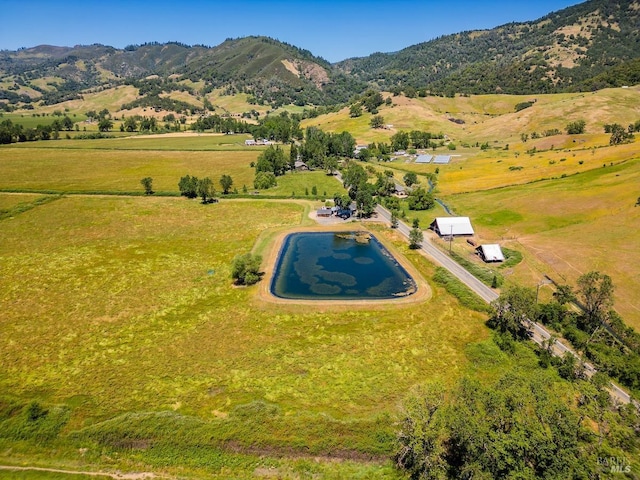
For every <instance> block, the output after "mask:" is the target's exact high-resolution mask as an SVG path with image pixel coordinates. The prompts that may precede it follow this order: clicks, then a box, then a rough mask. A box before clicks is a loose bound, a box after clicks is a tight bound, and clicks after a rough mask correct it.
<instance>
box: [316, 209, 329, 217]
mask: <svg viewBox="0 0 640 480" xmlns="http://www.w3.org/2000/svg"><path fill="white" fill-rule="evenodd" d="M332 214H333V210H331V209H330V208H324V207H323V208H319V209H318V210H317V211H316V216H318V217H330V216H331V215H332Z"/></svg>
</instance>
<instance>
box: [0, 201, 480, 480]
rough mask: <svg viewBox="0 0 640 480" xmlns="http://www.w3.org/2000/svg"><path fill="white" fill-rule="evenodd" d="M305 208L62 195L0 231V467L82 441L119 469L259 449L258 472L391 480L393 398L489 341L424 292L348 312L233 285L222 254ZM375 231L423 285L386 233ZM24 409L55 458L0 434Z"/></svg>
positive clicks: (227, 460) (449, 301)
mask: <svg viewBox="0 0 640 480" xmlns="http://www.w3.org/2000/svg"><path fill="white" fill-rule="evenodd" d="M4 196H8V195H6V194H5V195H0V198H2V197H4ZM304 211H305V209H304V208H303V207H302V206H301V205H298V204H294V203H285V202H269V201H258V200H255V201H253V200H251V201H249V200H242V201H233V200H222V201H221V202H220V203H218V204H212V205H207V206H203V205H201V204H200V203H199V202H198V201H196V200H193V201H190V200H187V199H184V198H166V197H165V198H160V197H158V198H154V197H120V198H117V197H79V196H74V197H65V198H61V199H58V200H56V201H52V202H48V203H45V204H42V205H39V206H37V207H35V208H32V209H30V210H28V211H25V212H22V213H20V214H18V215H15V216H14V217H13V218H12V219H5V220H0V221H1V222H2V229H1V230H0V303H2V305H3V322H2V323H1V324H0V335H1V336H2V338H3V339H4V347H3V348H2V350H1V351H0V391H2V392H3V393H2V398H1V399H0V422H4V423H3V429H4V432H5V433H4V434H0V451H2V452H3V453H1V454H0V459H2V458H11V456H12V455H17V454H18V453H19V452H22V454H24V455H26V456H28V455H30V454H33V453H34V452H41V453H42V455H45V453H44V452H47V451H50V449H52V448H56V451H57V454H56V458H59V461H60V462H63V461H68V462H72V461H74V458H76V457H77V455H78V454H77V447H80V446H81V447H83V448H86V449H87V450H88V451H86V453H85V455H86V456H87V458H88V459H91V460H93V461H95V462H97V463H99V464H107V465H109V464H115V465H118V466H124V467H126V468H128V469H132V468H134V467H135V465H139V464H143V465H152V466H154V467H156V468H162V467H167V468H168V467H171V466H177V465H181V466H183V468H192V469H199V468H209V469H210V470H209V471H215V472H224V471H225V470H224V468H226V467H225V465H227V466H229V465H230V466H229V467H228V468H229V471H231V472H234V471H241V472H245V473H246V472H247V471H250V472H253V471H254V470H255V468H257V466H256V455H257V454H260V456H261V457H262V456H266V457H267V458H271V457H278V456H280V455H281V454H283V455H284V456H285V457H287V456H292V457H293V458H294V460H287V461H285V462H282V461H280V463H278V461H276V460H275V459H274V460H272V461H273V462H275V465H273V464H268V465H266V466H265V465H263V464H264V462H267V463H268V460H263V461H262V462H263V464H261V465H260V468H267V467H270V466H274V467H275V468H281V467H282V468H284V467H286V468H287V469H292V471H293V472H294V473H295V471H296V469H298V468H301V469H302V470H301V471H305V472H306V471H309V469H310V471H317V472H319V473H318V474H323V475H324V474H325V473H326V478H340V476H339V475H338V474H335V476H334V477H332V476H331V474H330V473H329V472H330V470H331V468H329V467H328V466H327V465H324V466H323V465H318V466H313V465H309V464H307V463H306V462H305V461H304V459H303V458H301V459H299V460H295V458H296V457H298V456H305V455H311V456H316V455H317V456H320V457H323V456H328V457H329V456H332V455H334V456H335V455H337V456H339V457H340V458H342V457H344V458H345V459H353V460H355V461H357V462H358V463H350V462H346V463H345V464H343V465H341V466H340V467H339V468H338V470H337V471H338V472H343V473H344V472H351V474H352V475H356V474H358V472H367V471H369V472H370V475H369V474H365V473H362V475H364V476H365V477H366V478H383V477H384V478H395V474H394V473H393V472H392V470H391V469H390V467H389V464H388V463H387V460H386V459H388V457H389V455H390V454H391V449H392V446H393V439H394V418H395V415H396V414H397V412H398V405H399V402H400V400H401V399H402V398H403V396H404V395H405V394H406V392H407V391H408V390H409V389H410V388H411V386H412V385H414V384H416V383H420V382H422V381H423V380H424V379H425V378H440V379H442V380H443V381H445V382H446V383H449V382H453V381H454V380H455V379H456V378H458V376H459V375H460V374H461V373H462V372H463V370H464V369H465V368H466V365H467V364H468V359H467V355H466V353H465V348H466V346H467V345H468V344H469V343H471V342H475V341H477V340H478V339H482V338H486V336H487V330H486V327H485V326H484V317H483V315H482V314H479V313H474V312H471V311H468V310H466V309H464V308H463V307H461V306H460V305H459V304H458V302H457V300H455V299H454V298H453V297H451V296H449V295H447V294H445V293H444V291H443V290H441V289H440V287H437V285H436V284H433V288H434V296H433V298H432V299H431V300H429V301H427V302H426V303H425V304H424V305H409V304H406V305H389V304H386V305H377V306H360V307H353V306H334V307H326V306H322V307H310V306H309V305H279V304H271V303H268V302H264V301H259V300H258V298H257V297H256V294H257V290H258V289H259V288H260V285H258V286H254V287H251V288H237V287H234V286H233V285H232V283H231V281H230V263H231V260H232V258H233V257H234V256H235V255H237V254H239V253H244V252H248V251H250V250H251V249H252V248H253V247H254V245H255V244H256V242H257V241H258V239H259V238H263V237H264V236H265V234H268V233H269V232H272V233H277V232H279V231H282V229H285V228H290V227H293V226H296V225H299V224H300V223H301V222H302V221H303V212H304ZM376 232H377V234H378V235H380V236H383V237H386V238H388V241H390V242H392V243H393V244H394V245H395V248H397V249H398V250H399V251H400V252H402V254H404V255H406V256H407V257H408V259H409V261H410V262H411V263H413V264H414V265H415V267H416V268H417V269H418V270H419V271H420V273H421V274H422V275H423V276H424V277H425V278H427V279H429V278H431V277H432V276H433V274H434V267H433V266H432V265H431V264H430V263H429V262H428V261H427V260H426V259H425V258H424V257H423V256H421V255H420V254H419V253H417V252H415V251H412V250H409V249H408V248H407V245H406V243H405V242H404V241H402V240H400V239H399V237H396V234H395V233H394V232H393V231H391V230H390V229H388V228H384V227H378V228H376ZM32 400H37V401H38V402H40V403H41V404H43V405H45V406H46V407H47V408H48V411H49V412H50V413H49V414H48V417H47V418H48V419H49V420H48V421H50V422H51V424H50V426H49V427H47V428H50V429H51V430H42V432H41V433H40V435H45V437H43V438H45V439H46V438H49V437H47V436H46V435H48V434H47V433H45V432H51V433H50V434H51V435H54V434H55V432H59V433H58V436H57V437H55V438H57V440H56V442H57V443H58V446H56V447H54V444H53V443H50V442H52V440H42V441H40V442H36V443H30V440H29V438H30V437H29V438H26V439H23V440H22V442H23V443H20V442H17V439H16V438H14V437H12V435H17V433H15V434H13V433H12V432H14V431H15V432H20V431H24V430H20V425H21V424H20V421H22V420H20V419H21V418H22V417H15V416H11V415H10V414H9V413H8V412H12V411H15V408H24V407H20V406H21V405H22V406H24V405H26V404H28V403H29V402H31V401H32ZM10 405H14V407H10ZM7 415H10V416H9V417H7ZM7 418H8V419H7ZM43 428H44V426H43ZM21 435H22V434H21ZM34 435H35V433H34ZM27 436H28V435H27ZM33 438H36V437H33ZM60 442H62V443H60ZM149 445H154V448H147V447H148V446H149ZM203 445H205V446H206V445H208V446H209V448H207V449H206V451H205V452H203V450H202V446H203ZM74 446H75V447H74ZM101 452H111V453H107V455H110V456H111V457H110V458H111V460H110V461H109V460H106V459H105V458H104V457H103V456H101ZM233 452H240V453H242V455H240V454H234V453H233ZM244 454H247V455H249V458H248V459H247V458H245V457H244V456H243V455H244ZM252 455H253V456H252ZM366 458H372V459H377V460H376V461H375V462H374V463H373V464H369V463H367V462H365V463H364V464H362V462H361V460H362V459H366ZM233 462H236V465H235V466H234V464H233ZM320 463H321V464H322V463H323V462H320ZM283 465H284V467H283ZM137 468H140V467H139V466H138V467H137ZM323 472H324V473H323ZM384 472H386V473H384ZM374 473H375V475H374ZM229 475H230V476H232V477H234V474H233V473H231V474H229ZM344 475H348V474H347V473H344ZM348 476H350V475H348ZM237 477H240V475H238V476H237ZM237 477H236V478H237ZM294 477H295V476H294V475H292V476H291V478H294ZM365 477H363V478H365ZM220 478H222V477H220ZM284 478H289V477H287V476H285V477H284Z"/></svg>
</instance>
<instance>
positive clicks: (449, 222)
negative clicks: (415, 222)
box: [430, 217, 475, 237]
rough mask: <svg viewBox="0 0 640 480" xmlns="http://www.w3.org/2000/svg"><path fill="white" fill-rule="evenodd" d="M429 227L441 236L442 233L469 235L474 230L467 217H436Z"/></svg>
mask: <svg viewBox="0 0 640 480" xmlns="http://www.w3.org/2000/svg"><path fill="white" fill-rule="evenodd" d="M430 228H431V229H432V230H433V231H434V232H436V233H437V234H438V235H440V236H441V237H442V236H444V235H453V236H454V237H455V236H471V235H473V234H474V233H475V232H474V231H473V227H472V226H471V220H469V217H436V219H435V220H434V221H433V222H431V225H430Z"/></svg>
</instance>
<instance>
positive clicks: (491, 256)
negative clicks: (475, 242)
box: [476, 243, 504, 263]
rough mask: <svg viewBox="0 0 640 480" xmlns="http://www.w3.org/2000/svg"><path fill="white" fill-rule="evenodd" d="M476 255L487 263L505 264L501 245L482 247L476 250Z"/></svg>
mask: <svg viewBox="0 0 640 480" xmlns="http://www.w3.org/2000/svg"><path fill="white" fill-rule="evenodd" d="M476 253H477V254H478V255H480V258H482V260H484V261H485V262H487V263H489V262H504V255H503V253H502V249H501V248H500V245H498V244H497V243H494V244H489V245H480V246H479V247H478V248H476Z"/></svg>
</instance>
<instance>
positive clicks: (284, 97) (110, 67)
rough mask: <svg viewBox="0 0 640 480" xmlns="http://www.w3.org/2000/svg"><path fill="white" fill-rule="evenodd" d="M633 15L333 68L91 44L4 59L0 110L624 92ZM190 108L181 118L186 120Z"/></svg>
mask: <svg viewBox="0 0 640 480" xmlns="http://www.w3.org/2000/svg"><path fill="white" fill-rule="evenodd" d="M639 12H640V3H639V2H638V0H615V1H608V0H589V1H587V2H584V3H581V4H579V5H576V6H573V7H569V8H566V9H564V10H561V11H558V12H554V13H550V14H549V15H547V16H545V17H543V18H541V19H538V20H534V21H530V22H524V23H510V24H507V25H503V26H500V27H497V28H494V29H492V30H484V31H468V32H462V33H458V34H454V35H447V36H443V37H440V38H437V39H435V40H431V41H428V42H425V43H421V44H418V45H414V46H410V47H407V48H405V49H404V50H401V51H399V52H396V53H375V54H373V55H371V56H368V57H364V58H355V59H349V60H345V61H342V62H339V63H337V64H334V65H332V64H330V63H329V62H327V61H326V60H324V59H322V58H319V57H316V56H314V55H313V54H312V53H311V52H309V51H307V50H303V49H300V48H297V47H295V46H292V45H288V44H286V43H283V42H280V41H277V40H274V39H271V38H267V37H253V36H251V37H245V38H238V39H227V40H225V41H224V42H223V43H221V44H220V45H218V46H215V47H208V46H204V45H195V46H189V45H185V44H182V43H179V42H169V43H164V44H160V43H157V42H151V43H146V44H144V45H129V46H127V47H125V48H124V49H116V48H113V47H109V46H104V45H98V44H96V45H85V46H82V45H80V46H75V47H56V46H47V45H41V46H37V47H33V48H24V49H20V50H18V51H1V52H0V111H1V110H5V111H9V110H12V109H16V108H27V109H30V108H34V107H35V106H38V105H53V104H57V103H60V102H63V101H67V100H73V99H79V98H82V95H83V94H86V93H87V92H89V91H96V90H101V89H105V88H111V87H114V86H118V85H123V84H125V85H133V86H135V87H136V88H138V89H139V90H140V97H141V98H139V99H138V100H139V101H140V102H141V103H142V104H144V105H147V106H150V107H155V108H162V109H167V105H166V102H165V103H162V102H161V100H160V94H161V93H167V94H168V93H171V92H172V91H175V90H183V91H184V90H188V93H189V94H190V95H192V96H193V97H194V98H199V97H201V96H203V95H206V94H207V93H209V92H211V91H212V90H214V89H223V90H224V91H225V92H227V93H229V94H234V93H245V94H248V95H249V96H250V99H251V102H252V103H256V104H267V105H271V106H281V105H285V104H296V105H300V106H304V105H336V104H341V103H345V102H347V101H348V100H349V99H350V98H351V97H352V96H353V95H359V94H361V93H363V92H364V91H365V90H366V89H367V88H369V87H374V88H377V89H382V90H387V91H392V92H395V93H399V92H401V91H402V92H404V93H405V94H406V95H407V96H415V95H422V96H424V95H427V94H436V95H448V96H452V95H454V94H456V93H459V94H460V93H463V94H482V93H512V94H541V93H555V92H567V91H585V90H598V89H601V88H605V87H609V86H614V87H616V86H622V85H627V84H629V85H632V84H636V83H638V82H639V81H640V60H639V58H640V33H639V31H638V25H639V21H640V19H639ZM158 85H163V88H162V89H160V90H159V89H158ZM165 87H166V88H165ZM183 101H184V100H183ZM195 103H197V102H192V103H191V104H189V102H187V105H181V108H183V109H184V108H191V110H194V109H196V107H195V106H194V104H195Z"/></svg>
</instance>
